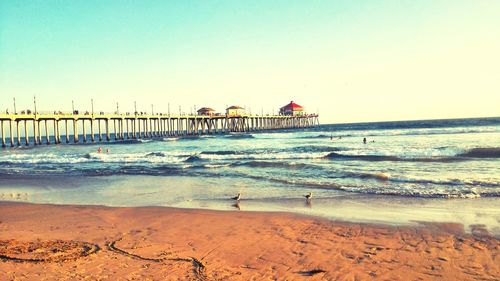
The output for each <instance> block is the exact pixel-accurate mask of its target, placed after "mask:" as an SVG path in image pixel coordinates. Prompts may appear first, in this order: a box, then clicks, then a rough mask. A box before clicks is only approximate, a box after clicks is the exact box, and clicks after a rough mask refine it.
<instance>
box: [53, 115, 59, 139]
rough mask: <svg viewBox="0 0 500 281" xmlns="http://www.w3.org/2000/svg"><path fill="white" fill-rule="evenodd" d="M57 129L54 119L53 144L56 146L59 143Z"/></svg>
mask: <svg viewBox="0 0 500 281" xmlns="http://www.w3.org/2000/svg"><path fill="white" fill-rule="evenodd" d="M58 130H59V128H58V127H57V121H56V119H54V144H58V143H59V142H58V141H57V131H58Z"/></svg>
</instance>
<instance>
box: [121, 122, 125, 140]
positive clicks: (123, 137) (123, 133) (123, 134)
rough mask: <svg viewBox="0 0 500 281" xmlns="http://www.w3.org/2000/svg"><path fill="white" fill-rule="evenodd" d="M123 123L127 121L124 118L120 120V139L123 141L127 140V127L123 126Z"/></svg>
mask: <svg viewBox="0 0 500 281" xmlns="http://www.w3.org/2000/svg"><path fill="white" fill-rule="evenodd" d="M123 121H125V120H124V119H123V118H122V119H120V139H121V140H124V139H125V127H124V126H123Z"/></svg>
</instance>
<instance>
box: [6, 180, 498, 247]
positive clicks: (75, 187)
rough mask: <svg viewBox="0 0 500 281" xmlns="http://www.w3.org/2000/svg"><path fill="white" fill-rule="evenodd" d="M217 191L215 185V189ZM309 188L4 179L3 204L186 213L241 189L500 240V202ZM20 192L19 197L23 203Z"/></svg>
mask: <svg viewBox="0 0 500 281" xmlns="http://www.w3.org/2000/svg"><path fill="white" fill-rule="evenodd" d="M212 187H215V188H212ZM306 191H307V190H305V189H303V188H301V187H297V188H295V187H293V186H269V187H267V189H266V192H265V193H263V192H262V190H261V189H260V187H259V186H256V187H253V184H252V182H251V181H249V180H246V179H242V180H241V181H234V180H232V179H225V178H214V179H211V178H201V179H200V178H196V177H188V176H169V177H159V176H124V175H118V176H112V177H86V178H84V177H76V178H68V179H65V180H64V181H59V180H57V179H56V180H54V179H53V178H40V179H38V180H34V179H30V178H26V179H24V180H8V179H2V180H0V200H2V199H9V201H6V202H25V203H36V204H58V205H61V204H62V205H65V204H66V205H72V204H75V205H101V206H110V207H139V206H161V207H173V208H182V209H203V210H225V211H229V210H238V208H237V207H235V206H234V202H232V201H231V200H228V198H230V197H232V196H234V195H235V194H236V193H239V192H241V193H242V194H243V199H242V200H241V202H240V204H239V207H240V208H239V209H241V210H242V211H257V212H260V211H265V212H286V213H294V214H303V215H310V216H314V217H318V218H325V219H328V220H337V221H339V220H340V221H349V222H356V223H376V224H387V225H395V226H403V225H413V226H415V225H417V224H418V221H427V222H433V223H441V222H453V223H459V224H462V225H464V228H465V231H466V232H469V233H470V232H471V227H473V226H474V225H476V224H482V225H484V226H485V227H486V228H487V229H488V231H489V232H491V233H493V234H494V235H496V236H497V237H500V210H499V209H498V204H499V203H500V198H497V197H481V198H470V199H461V198H457V199H442V198H420V197H405V196H390V195H374V194H363V193H350V192H343V191H336V190H321V189H311V191H314V194H315V198H314V199H313V201H312V204H305V201H304V198H303V194H304V193H305V192H306ZM18 194H19V195H20V196H19V197H18V198H17V196H18Z"/></svg>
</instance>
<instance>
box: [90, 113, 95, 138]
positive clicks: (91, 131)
mask: <svg viewBox="0 0 500 281" xmlns="http://www.w3.org/2000/svg"><path fill="white" fill-rule="evenodd" d="M90 141H91V142H94V141H95V138H94V118H92V119H90Z"/></svg>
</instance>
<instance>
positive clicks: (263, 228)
mask: <svg viewBox="0 0 500 281" xmlns="http://www.w3.org/2000/svg"><path fill="white" fill-rule="evenodd" d="M499 253H500V242H499V240H498V239H497V238H495V237H493V236H492V235H490V234H489V233H488V231H486V230H485V229H484V228H482V227H481V226H475V227H473V228H472V231H471V233H470V234H469V233H465V231H464V228H463V226H462V225H460V224H451V223H450V224H436V223H422V224H421V225H420V226H418V227H413V226H399V227H397V226H384V225H374V224H360V223H347V222H334V221H330V220H325V219H319V218H315V217H307V216H300V215H294V214H287V213H263V212H238V211H209V210H192V209H175V208H165V207H137V208H128V207H127V208H125V207H101V206H75V205H67V206H61V205H38V204H24V203H8V202H0V276H2V280H80V279H82V280H83V279H90V280H499V279H500V255H499Z"/></svg>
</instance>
